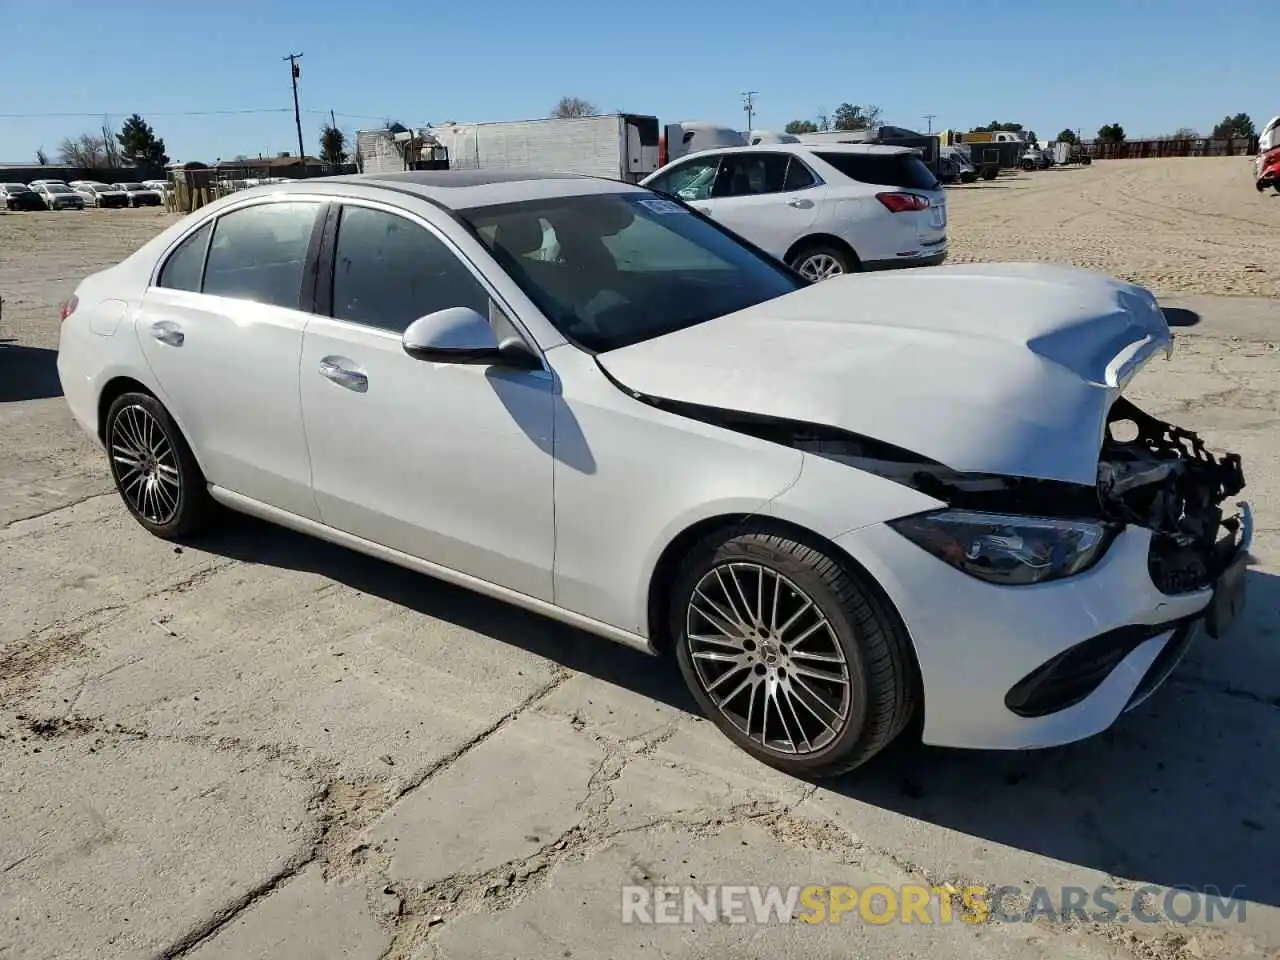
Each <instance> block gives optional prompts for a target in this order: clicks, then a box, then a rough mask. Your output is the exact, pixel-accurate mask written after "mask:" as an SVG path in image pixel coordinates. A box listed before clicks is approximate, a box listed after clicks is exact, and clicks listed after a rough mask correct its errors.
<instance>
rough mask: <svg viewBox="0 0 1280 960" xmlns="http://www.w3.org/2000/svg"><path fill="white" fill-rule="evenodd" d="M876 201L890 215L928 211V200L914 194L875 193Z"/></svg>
mask: <svg viewBox="0 0 1280 960" xmlns="http://www.w3.org/2000/svg"><path fill="white" fill-rule="evenodd" d="M876 199H877V200H879V201H880V202H881V203H883V204H884V205H885V208H886V209H887V210H888V211H889V212H890V213H911V212H913V211H919V210H928V209H929V198H928V197H921V196H917V195H916V194H914V193H877V194H876Z"/></svg>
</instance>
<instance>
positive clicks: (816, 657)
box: [669, 524, 916, 778]
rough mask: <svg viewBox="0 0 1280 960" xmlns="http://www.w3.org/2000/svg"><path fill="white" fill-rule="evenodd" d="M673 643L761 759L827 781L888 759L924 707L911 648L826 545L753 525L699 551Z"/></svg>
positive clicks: (716, 714)
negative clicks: (882, 755) (882, 756)
mask: <svg viewBox="0 0 1280 960" xmlns="http://www.w3.org/2000/svg"><path fill="white" fill-rule="evenodd" d="M674 587H675V589H674V590H673V592H672V603H671V610H670V623H669V626H670V629H671V636H673V637H674V638H675V643H676V650H677V660H678V661H679V664H680V671H681V673H682V674H683V676H684V679H685V682H686V683H687V684H688V685H689V689H690V690H691V691H692V693H693V696H694V697H695V698H696V699H697V701H698V704H699V706H700V707H701V708H702V710H703V712H704V713H705V714H706V715H707V717H708V718H710V719H711V720H712V722H714V723H715V724H716V726H718V727H719V728H720V730H721V731H722V732H723V733H724V734H725V735H726V736H728V737H729V739H731V740H732V741H733V742H734V743H736V744H737V745H738V746H740V747H742V748H743V749H744V750H746V751H747V752H748V753H750V754H752V755H753V756H755V757H756V758H758V759H760V760H762V761H763V762H765V763H767V764H769V765H770V766H773V767H777V768H778V769H780V770H784V771H786V772H787V773H790V774H792V775H795V776H801V777H812V778H816V777H827V776H833V775H835V774H839V773H842V772H844V771H846V770H851V769H853V768H854V767H857V766H859V765H861V764H863V763H865V762H866V761H867V760H869V759H871V757H873V756H874V755H875V754H877V753H879V752H880V751H881V750H882V749H884V748H885V747H886V746H888V744H889V743H890V742H891V741H892V740H893V739H894V738H895V737H896V736H897V735H898V734H899V733H901V732H902V730H903V729H904V728H905V727H906V725H907V723H908V722H909V721H910V719H911V717H912V716H913V714H914V713H915V709H916V694H915V691H916V679H915V678H916V674H915V670H914V661H913V659H912V657H911V653H910V648H909V641H908V640H907V638H906V636H905V633H904V631H903V629H902V628H901V626H900V625H899V624H898V623H897V621H896V620H895V619H894V617H893V616H892V615H891V614H890V612H889V611H888V610H887V609H886V608H885V605H884V603H883V602H882V601H881V600H880V598H879V597H878V595H877V594H876V592H875V591H874V590H873V589H871V588H870V587H869V586H868V585H867V584H865V583H863V582H861V581H860V580H859V579H856V578H855V576H854V575H852V574H851V572H850V571H848V570H846V569H845V568H844V567H843V566H842V565H841V564H839V563H837V562H836V561H835V560H834V559H832V557H831V555H830V554H829V553H828V552H826V550H824V549H819V548H817V547H815V546H811V545H809V544H807V543H802V542H800V541H798V540H795V539H791V538H789V537H787V536H780V535H777V534H774V533H772V532H770V531H769V530H768V528H765V527H763V526H758V525H751V524H747V525H743V526H741V527H738V528H736V529H733V530H730V531H722V532H721V533H719V534H713V535H711V536H710V537H708V538H707V539H706V540H704V541H702V543H700V544H699V545H698V546H697V547H695V548H694V549H693V551H692V552H691V553H690V554H689V556H688V558H687V559H686V561H685V563H684V565H683V567H682V568H681V570H680V573H679V574H678V576H677V579H676V582H675V584H674Z"/></svg>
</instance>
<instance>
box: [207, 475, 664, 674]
mask: <svg viewBox="0 0 1280 960" xmlns="http://www.w3.org/2000/svg"><path fill="white" fill-rule="evenodd" d="M209 495H210V496H212V497H213V499H215V500H216V501H218V503H220V504H222V505H223V506H224V507H226V508H227V509H229V510H234V511H236V512H237V513H244V514H248V515H249V516H251V517H257V518H258V519H259V520H266V521H267V522H268V523H274V524H278V525H279V526H282V527H286V528H288V529H290V530H296V531H297V532H298V533H302V534H306V535H307V536H311V537H316V538H317V539H319V540H325V541H327V542H329V543H332V544H336V545H337V546H340V547H346V548H347V549H349V550H355V551H357V552H359V553H363V554H366V555H367V556H370V557H376V558H377V559H379V560H385V561H387V562H388V563H394V564H396V566H400V567H405V568H406V569H409V570H413V571H415V572H416V573H421V574H425V575H426V576H428V577H435V578H436V579H437V580H443V581H445V582H446V583H452V584H453V585H454V586H458V587H462V588H464V589H466V590H473V591H475V592H476V593H482V594H484V595H486V596H489V597H493V598H494V599H495V600H502V601H504V602H506V603H510V604H513V605H514V606H518V607H523V608H524V609H526V610H530V611H532V612H533V613H539V614H542V615H543V616H545V617H549V618H551V619H552V620H558V621H560V622H561V623H564V624H567V625H569V626H571V627H577V628H579V629H580V630H586V631H587V632H588V633H594V634H596V635H597V636H600V637H604V638H605V639H607V640H613V641H614V642H616V643H621V644H623V645H624V646H628V647H631V648H633V649H636V650H641V651H643V652H644V653H648V654H653V655H656V654H657V650H655V649H654V646H653V644H652V643H651V642H650V641H649V640H648V639H647V638H645V637H642V636H640V635H639V634H635V633H631V632H630V631H628V630H623V629H621V628H620V627H615V626H613V625H612V624H608V623H604V622H603V621H601V620H595V619H593V618H591V617H584V616H583V615H582V614H580V613H574V612H573V611H572V610H566V609H564V608H563V607H558V606H556V605H555V604H554V603H548V602H547V601H546V600H540V599H538V598H537V597H531V596H528V595H527V594H523V593H519V592H517V591H515V590H510V589H508V588H507V587H503V586H499V585H498V584H496V583H490V582H489V581H487V580H481V579H480V578H478V577H473V576H470V575H468V574H465V573H459V572H458V571H457V570H452V569H450V568H449V567H443V566H441V565H439V564H437V563H431V562H430V561H428V560H422V559H420V558H418V557H414V556H411V555H410V554H407V553H401V552H400V551H399V550H392V549H391V548H390V547H384V546H382V545H381V544H378V543H374V542H373V541H372V540H365V539H364V538H363V537H357V536H353V535H352V534H350V533H344V532H343V531H341V530H336V529H334V528H333V527H330V526H327V525H326V524H323V523H320V522H318V521H316V520H310V519H308V518H306V517H300V516H298V515H297V514H294V513H290V512H288V511H287V510H281V509H279V508H277V507H273V506H271V505H270V504H266V503H262V502H261V501H259V500H254V499H253V498H251V497H246V496H243V495H242V494H239V493H235V492H233V491H231V490H227V489H224V488H223V487H218V486H215V485H213V484H210V485H209Z"/></svg>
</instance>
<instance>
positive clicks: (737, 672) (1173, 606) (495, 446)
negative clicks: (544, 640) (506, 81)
mask: <svg viewBox="0 0 1280 960" xmlns="http://www.w3.org/2000/svg"><path fill="white" fill-rule="evenodd" d="M1171 344H1172V339H1171V335H1170V331H1169V328H1168V326H1167V324H1166V322H1165V319H1164V316H1163V315H1162V313H1161V311H1160V308H1159V306H1158V305H1157V303H1156V301H1155V299H1154V297H1152V295H1151V294H1150V293H1148V292H1147V291H1146V290H1144V289H1142V288H1140V287H1136V286H1133V285H1131V284H1128V283H1122V282H1120V281H1118V280H1113V279H1110V278H1108V277H1104V276H1100V275H1097V274H1093V273H1088V272H1084V271H1080V270H1074V269H1064V268H1058V267H1050V266H1044V265H1037V264H1002V265H985V266H945V267H936V268H924V269H921V270H912V271H899V272H895V273H892V274H876V275H862V276H847V277H839V278H836V279H833V280H827V281H824V282H822V283H815V284H809V283H807V282H806V281H805V280H804V279H803V278H802V277H801V276H800V275H798V274H796V273H793V272H792V271H791V270H790V269H788V268H787V267H785V266H784V265H782V264H781V263H780V262H778V261H776V260H774V259H773V258H771V257H769V256H768V255H767V254H765V253H763V252H762V251H760V250H759V249H757V248H756V247H754V246H752V245H750V244H749V243H747V242H746V241H743V240H741V239H740V238H738V237H737V236H735V235H734V234H732V233H730V232H728V231H727V230H726V229H725V228H723V227H721V226H718V225H717V224H716V223H715V222H714V221H712V220H710V219H708V218H706V217H704V216H702V215H701V214H699V213H697V212H696V211H693V210H691V209H690V208H689V207H687V206H685V205H684V204H683V203H680V202H678V201H675V200H672V199H669V198H663V197H661V196H659V195H657V194H655V193H653V192H652V191H649V190H646V189H644V188H642V187H635V186H629V185H626V184H623V183H620V182H616V181H608V180H602V179H595V178H588V177H576V176H569V175H535V174H518V173H502V174H495V173H486V172H407V173H403V174H367V175H362V176H352V177H336V178H327V179H318V180H309V181H301V182H295V183H291V184H284V185H277V186H271V187H262V188H255V189H251V190H246V191H243V192H240V193H236V194H233V195H231V196H228V197H225V198H223V199H221V200H218V201H216V202H214V203H212V204H210V205H208V206H206V207H204V208H202V209H200V210H199V211H197V212H196V213H194V214H192V215H190V216H188V217H187V218H185V219H183V220H182V221H180V222H179V223H177V224H175V225H173V226H172V227H170V228H169V229H167V230H166V231H164V233H162V234H160V235H159V236H158V237H156V238H155V239H154V240H152V241H151V242H149V243H147V244H146V245H145V246H144V247H142V248H141V249H140V250H139V251H138V252H137V253H135V254H133V255H132V256H130V257H129V258H128V259H126V260H125V261H124V262H123V263H121V264H119V265H118V266H115V267H112V268H110V269H108V270H104V271H102V272H101V273H97V274H94V275H93V276H90V277H89V278H87V279H86V280H84V281H83V282H82V283H81V284H80V285H79V287H78V288H77V289H76V292H75V295H74V296H73V297H71V299H70V300H69V301H68V302H67V303H66V305H65V306H64V307H63V322H62V333H61V348H60V352H59V356H58V370H59V374H60V376H61V380H62V386H63V389H64V392H65V395H66V399H67V402H68V403H69V405H70V407H71V411H72V413H73V414H74V415H75V418H76V419H77V420H78V421H79V422H80V423H81V424H82V425H83V427H84V428H85V429H86V430H87V431H88V432H89V433H90V434H92V435H93V436H94V437H95V438H97V440H98V441H99V442H100V443H101V444H102V446H103V447H104V449H105V451H106V455H107V457H108V458H109V461H110V466H111V471H112V474H113V476H114V478H115V482H116V485H117V486H118V488H119V491H120V494H121V497H122V499H123V501H124V504H125V506H126V507H127V508H128V509H129V511H130V512H131V513H132V514H133V515H134V517H136V518H137V520H138V521H139V523H141V524H142V526H144V527H146V528H147V529H148V530H149V531H151V532H152V533H153V534H155V535H157V536H160V537H165V538H179V537H185V536H188V535H192V534H195V533H196V532H197V531H198V530H199V529H200V527H201V526H202V525H204V524H207V523H208V522H210V521H211V520H212V519H213V518H214V517H215V515H216V512H215V511H214V510H213V509H212V508H213V507H214V506H215V505H218V504H220V505H222V506H225V507H229V508H231V509H232V510H236V511H242V512H244V513H248V514H253V515H255V516H258V517H261V518H265V519H267V520H269V521H272V522H274V523H278V524H281V525H283V526H287V527H291V528H293V529H295V530H300V531H303V532H305V533H309V534H313V535H315V536H317V537H321V538H324V539H326V540H330V541H333V542H335V543H338V544H343V545H346V546H348V547H351V548H354V549H356V550H360V551H363V552H365V553H368V554H371V555H373V556H376V557H382V558H384V559H387V560H390V561H392V562H394V563H398V564H402V565H404V566H406V567H410V568H413V569H416V570H419V571H422V572H423V573H426V574H430V575H432V576H436V577H440V578H442V579H445V580H449V581H451V582H454V583H458V584H462V585H464V586H467V587H470V588H473V589H475V590H479V591H482V592H484V593H487V594H490V595H492V596H495V597H499V598H501V599H504V600H507V601H511V602H514V603H518V604H521V605H523V606H525V607H529V608H532V609H533V610H536V611H540V612H542V613H544V614H546V615H548V616H550V617H554V618H556V619H558V620H562V621H565V622H568V623H570V624H574V625H577V626H579V627H582V628H585V629H587V630H590V631H594V632H595V633H597V634H599V635H600V636H602V637H606V638H609V639H612V640H617V641H620V642H622V643H626V644H631V645H633V646H636V647H639V648H641V649H643V650H646V651H650V652H654V653H663V652H670V653H673V654H674V656H675V659H676V660H677V662H678V664H679V667H680V670H681V672H682V673H683V675H684V678H685V680H686V681H687V682H688V684H689V686H690V688H691V689H692V691H693V694H694V696H695V697H696V698H697V701H698V703H699V704H700V705H701V707H702V709H703V710H705V711H706V713H707V716H708V717H710V718H711V719H712V720H714V721H715V723H717V724H718V725H719V727H720V728H721V729H722V730H723V731H724V733H725V734H726V735H727V736H728V737H729V738H730V739H731V740H733V741H734V742H736V743H737V744H738V745H740V746H741V747H742V748H744V749H745V750H747V751H749V752H750V753H752V754H754V755H755V756H756V757H758V758H760V759H761V760H763V761H765V762H767V763H770V764H773V765H775V766H778V767H780V768H782V769H784V770H787V771H790V772H792V773H794V774H797V775H802V776H821V775H829V774H834V773H837V772H839V771H842V770H847V769H850V768H852V767H854V766H857V765H858V764H860V763H862V762H864V761H865V760H867V759H868V758H870V757H871V756H873V755H874V754H875V753H876V752H877V751H879V750H881V749H882V748H883V747H885V746H886V745H887V744H888V743H889V742H890V741H892V740H893V739H894V738H895V737H896V736H897V735H898V734H899V733H900V732H901V731H903V730H904V728H906V727H907V726H908V725H909V724H910V723H911V722H912V721H913V719H914V720H917V721H918V722H919V729H920V735H921V736H922V738H923V740H924V741H925V742H927V743H932V744H939V745H949V746H957V747H980V748H1005V749H1015V748H1028V747H1039V746H1047V745H1051V744H1061V743H1065V742H1068V741H1072V740H1077V739H1080V738H1083V737H1086V736H1089V735H1091V734H1094V733H1097V732H1099V731H1101V730H1103V729H1105V728H1106V727H1108V726H1109V725H1111V724H1112V723H1113V722H1114V721H1115V720H1116V719H1117V718H1118V717H1119V716H1120V714H1122V713H1123V712H1125V711H1126V710H1128V709H1130V708H1131V707H1133V706H1134V705H1135V704H1137V703H1139V702H1140V701H1142V700H1143V699H1144V698H1146V697H1147V696H1148V695H1149V694H1150V693H1151V692H1152V691H1153V690H1154V689H1155V688H1156V687H1157V686H1159V685H1160V683H1161V682H1162V681H1163V680H1164V679H1165V678H1166V677H1167V676H1168V675H1169V673H1170V671H1172V670H1173V668H1174V667H1175V666H1176V664H1177V662H1178V661H1179V659H1180V658H1181V657H1182V655H1183V653H1184V652H1185V651H1186V649H1187V646H1188V644H1189V643H1190V642H1191V641H1192V639H1193V637H1194V636H1195V635H1196V634H1197V633H1198V632H1199V631H1200V630H1201V629H1207V630H1208V631H1209V632H1210V633H1211V634H1214V635H1219V636H1220V635H1222V633H1223V632H1224V631H1225V630H1226V628H1227V626H1228V624H1229V623H1230V621H1231V619H1232V617H1233V616H1234V615H1235V614H1236V612H1237V611H1238V610H1239V608H1240V606H1241V603H1242V602H1243V597H1244V593H1243V591H1244V569H1245V564H1246V561H1247V551H1248V547H1249V542H1250V537H1251V534H1252V523H1251V520H1250V517H1249V511H1248V508H1247V506H1245V505H1244V504H1239V505H1236V504H1233V503H1228V501H1229V500H1231V499H1232V498H1233V497H1234V495H1235V494H1236V493H1237V492H1238V491H1239V490H1240V489H1241V488H1242V487H1243V486H1244V478H1243V474H1242V471H1241V465H1240V460H1239V458H1238V457H1236V456H1234V455H1223V456H1217V455H1214V454H1211V453H1209V452H1208V451H1207V450H1206V449H1205V447H1204V445H1203V443H1202V442H1201V441H1200V440H1199V439H1198V438H1197V437H1196V436H1195V435H1194V434H1191V433H1189V432H1187V431H1184V430H1182V429H1179V428H1178V427H1175V426H1172V425H1170V424H1167V423H1164V422H1161V421H1159V420H1157V419H1155V418H1154V417H1151V416H1148V415H1147V414H1145V413H1143V412H1142V411H1141V410H1139V409H1138V408H1137V407H1135V406H1134V405H1133V404H1132V403H1131V402H1130V401H1128V400H1127V399H1126V398H1124V397H1122V396H1121V392H1122V390H1123V389H1124V387H1125V386H1126V384H1127V383H1128V382H1129V381H1130V379H1131V378H1132V377H1133V376H1134V374H1135V373H1136V372H1137V371H1138V370H1139V368H1141V367H1142V366H1143V365H1144V364H1145V363H1146V362H1147V361H1148V360H1149V359H1150V358H1151V357H1153V356H1154V355H1156V354H1158V353H1161V352H1165V351H1167V350H1168V349H1169V348H1170V347H1171Z"/></svg>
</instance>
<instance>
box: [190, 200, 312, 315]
mask: <svg viewBox="0 0 1280 960" xmlns="http://www.w3.org/2000/svg"><path fill="white" fill-rule="evenodd" d="M319 209H320V204H319V203H316V202H312V201H292V200H290V201H280V202H276V203H260V204H256V205H254V206H252V207H244V208H242V209H240V210H233V211H231V212H230V213H224V214H223V215H222V216H220V217H219V218H218V221H217V223H216V224H215V225H214V230H213V242H212V243H211V244H210V245H209V256H208V260H207V261H206V264H205V272H204V287H203V292H204V293H207V294H212V295H214V296H219V297H234V298H236V299H237V300H252V301H254V302H255V303H267V304H271V305H273V306H277V307H287V308H289V309H291V310H297V309H298V306H299V304H300V301H301V296H302V275H303V272H304V270H305V269H306V263H307V249H308V247H309V246H310V243H311V232H312V230H313V229H314V227H315V221H316V212H317V211H318V210H319Z"/></svg>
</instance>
